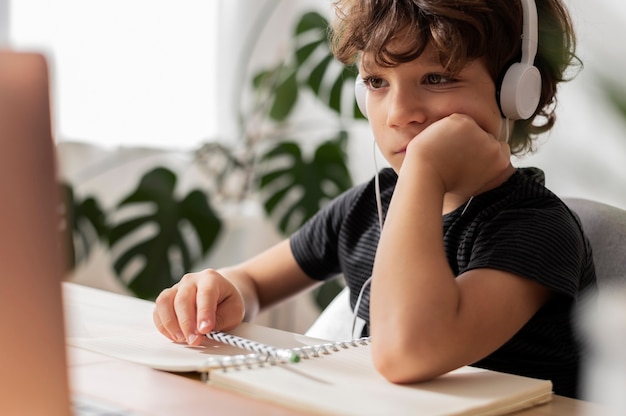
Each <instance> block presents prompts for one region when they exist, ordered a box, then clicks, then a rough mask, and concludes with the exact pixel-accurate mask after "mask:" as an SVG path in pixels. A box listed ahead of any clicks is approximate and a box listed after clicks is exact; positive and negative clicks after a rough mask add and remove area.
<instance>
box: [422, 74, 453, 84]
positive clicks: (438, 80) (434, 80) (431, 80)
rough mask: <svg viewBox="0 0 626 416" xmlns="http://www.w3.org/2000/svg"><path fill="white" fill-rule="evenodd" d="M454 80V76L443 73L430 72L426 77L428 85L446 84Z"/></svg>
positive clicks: (425, 81) (425, 80)
mask: <svg viewBox="0 0 626 416" xmlns="http://www.w3.org/2000/svg"><path fill="white" fill-rule="evenodd" d="M452 82H454V78H452V77H450V76H447V75H443V74H428V75H426V76H425V77H424V83H426V84H428V85H446V84H450V83H452Z"/></svg>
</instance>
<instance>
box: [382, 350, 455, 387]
mask: <svg viewBox="0 0 626 416" xmlns="http://www.w3.org/2000/svg"><path fill="white" fill-rule="evenodd" d="M424 356H427V355H423V356H422V357H424ZM372 359H373V362H374V367H375V368H376V370H377V371H378V372H379V373H380V374H381V375H382V376H383V377H385V378H386V379H387V380H389V381H390V382H392V383H396V384H408V383H417V382H422V381H428V380H432V379H433V378H435V377H437V376H440V375H441V374H443V372H442V371H440V369H439V368H437V366H436V365H435V363H434V362H433V361H432V360H427V359H423V358H422V359H419V358H418V357H417V354H416V353H415V351H411V350H407V349H404V348H402V347H391V348H390V347H389V345H387V346H384V345H383V346H381V348H376V347H375V346H374V345H372Z"/></svg>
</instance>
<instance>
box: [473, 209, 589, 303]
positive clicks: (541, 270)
mask: <svg viewBox="0 0 626 416" xmlns="http://www.w3.org/2000/svg"><path fill="white" fill-rule="evenodd" d="M587 250H588V246H587V245H586V244H585V238H584V236H583V233H582V229H581V227H580V225H579V223H578V221H577V220H576V219H575V217H574V216H573V215H572V213H571V212H570V211H569V210H568V209H567V207H565V206H564V205H562V204H555V205H553V206H550V207H547V208H541V209H513V210H506V211H502V212H500V213H499V214H498V215H497V216H496V217H495V218H493V219H492V220H490V221H489V222H487V223H485V224H484V226H483V227H481V230H480V231H479V232H478V234H477V238H476V241H475V244H474V249H473V252H472V257H471V260H470V264H469V267H468V269H477V268H492V269H499V270H504V271H507V272H511V273H514V274H516V275H519V276H522V277H527V278H530V279H534V280H536V281H538V282H539V283H541V284H542V285H544V286H546V287H548V288H549V289H551V290H553V291H554V292H556V293H559V294H562V295H565V296H567V297H569V298H575V297H576V296H577V294H578V292H579V286H580V280H581V270H584V264H585V262H586V259H587V256H588V253H587Z"/></svg>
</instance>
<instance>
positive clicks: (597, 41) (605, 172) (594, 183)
mask: <svg viewBox="0 0 626 416" xmlns="http://www.w3.org/2000/svg"><path fill="white" fill-rule="evenodd" d="M566 3H567V4H568V6H569V7H570V10H571V12H572V14H573V16H574V19H575V24H576V28H577V33H578V38H579V49H578V50H579V56H580V57H581V59H582V60H583V62H584V65H585V66H584V69H583V71H582V72H581V73H580V74H579V75H578V76H577V77H576V78H575V79H574V80H573V81H571V82H569V83H567V84H564V85H563V86H562V87H561V89H560V90H559V93H558V94H559V102H558V107H557V108H558V110H557V114H558V115H559V119H558V122H557V125H556V127H555V129H554V131H553V132H552V133H551V134H549V135H548V136H547V137H544V138H542V142H543V145H542V146H541V147H540V148H539V151H538V152H537V153H536V154H534V155H532V156H530V157H527V158H524V159H523V160H522V161H521V163H520V164H521V165H534V166H538V167H540V168H542V169H543V170H544V171H545V172H546V177H547V183H548V185H549V186H550V187H551V188H552V190H554V191H555V192H556V193H558V194H559V195H562V196H577V197H585V198H590V199H596V200H599V201H602V202H605V203H609V204H612V205H616V206H619V207H622V208H625V209H626V119H625V118H623V116H620V115H619V114H618V113H617V112H616V110H615V109H614V108H613V107H612V106H611V105H609V103H608V101H607V99H606V92H605V91H603V90H602V89H601V78H600V75H601V76H604V77H608V78H610V79H612V80H613V81H614V82H616V83H617V85H621V89H622V91H621V92H622V94H623V95H624V96H625V97H626V80H624V78H623V74H624V72H626V54H625V53H624V52H623V51H624V40H626V3H624V2H617V1H613V0H594V1H589V0H566Z"/></svg>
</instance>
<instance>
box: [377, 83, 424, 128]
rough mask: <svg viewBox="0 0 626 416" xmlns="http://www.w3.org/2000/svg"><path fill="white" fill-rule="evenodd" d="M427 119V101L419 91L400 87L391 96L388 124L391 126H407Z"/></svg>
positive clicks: (388, 108) (388, 107)
mask: <svg viewBox="0 0 626 416" xmlns="http://www.w3.org/2000/svg"><path fill="white" fill-rule="evenodd" d="M426 119H427V113H426V103H425V101H424V100H423V99H422V98H421V97H420V94H419V93H418V92H417V91H412V90H410V89H406V88H405V89H398V90H397V91H393V92H392V93H391V94H390V96H389V102H388V106H387V124H388V126H389V127H396V128H397V127H405V126H407V125H410V124H414V123H424V122H425V121H426Z"/></svg>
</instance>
